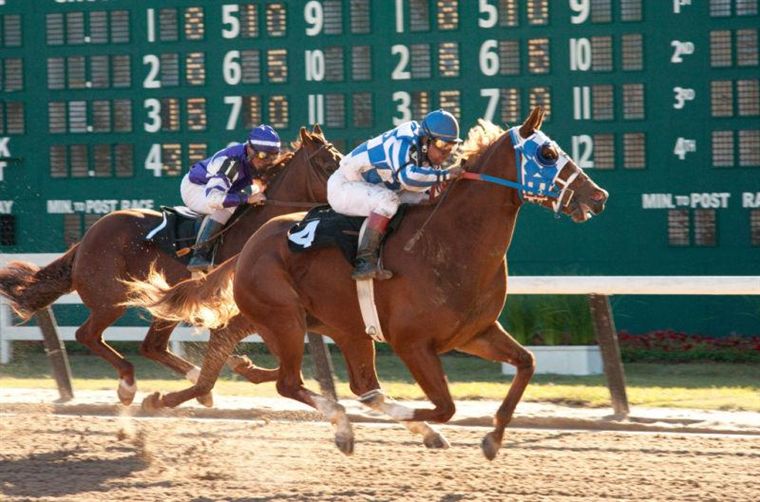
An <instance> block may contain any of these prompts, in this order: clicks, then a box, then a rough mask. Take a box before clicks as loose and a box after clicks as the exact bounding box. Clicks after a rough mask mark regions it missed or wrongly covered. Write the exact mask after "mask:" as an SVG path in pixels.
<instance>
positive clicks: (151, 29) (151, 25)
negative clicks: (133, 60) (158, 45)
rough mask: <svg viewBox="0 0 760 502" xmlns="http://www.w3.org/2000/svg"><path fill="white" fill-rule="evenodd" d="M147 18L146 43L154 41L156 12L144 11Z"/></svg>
mask: <svg viewBox="0 0 760 502" xmlns="http://www.w3.org/2000/svg"><path fill="white" fill-rule="evenodd" d="M146 14H147V16H148V42H155V41H156V11H155V10H153V9H148V10H147V11H146Z"/></svg>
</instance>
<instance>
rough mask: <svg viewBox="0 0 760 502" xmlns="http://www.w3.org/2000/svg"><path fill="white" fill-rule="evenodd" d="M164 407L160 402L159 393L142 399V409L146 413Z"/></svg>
mask: <svg viewBox="0 0 760 502" xmlns="http://www.w3.org/2000/svg"><path fill="white" fill-rule="evenodd" d="M163 407H164V403H163V402H162V401H161V393H160V392H154V393H153V394H151V395H149V396H147V397H146V398H145V399H143V402H142V409H143V411H146V412H148V413H153V412H156V411H158V410H160V409H161V408H163Z"/></svg>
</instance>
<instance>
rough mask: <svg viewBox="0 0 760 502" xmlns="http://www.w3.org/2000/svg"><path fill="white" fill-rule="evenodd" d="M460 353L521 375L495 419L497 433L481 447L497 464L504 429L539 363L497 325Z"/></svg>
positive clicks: (489, 436) (493, 432) (494, 431)
mask: <svg viewBox="0 0 760 502" xmlns="http://www.w3.org/2000/svg"><path fill="white" fill-rule="evenodd" d="M457 350H460V351H462V352H466V353H468V354H473V355H476V356H479V357H482V358H483V359H487V360H489V361H499V362H505V363H509V364H511V365H513V366H515V367H516V368H517V374H516V375H515V378H514V379H513V380H512V385H511V386H510V387H509V392H508V393H507V397H506V398H504V401H503V402H502V403H501V406H500V407H499V410H498V411H497V412H496V416H495V417H494V430H493V431H491V432H489V433H488V434H487V435H486V437H484V438H483V442H482V443H481V448H482V449H483V453H484V454H485V456H486V458H488V459H489V460H493V458H494V457H495V456H496V453H497V452H498V451H499V448H501V444H502V440H503V438H504V429H505V428H506V427H507V425H508V424H509V422H510V421H511V420H512V414H513V413H514V411H515V407H516V406H517V403H518V402H519V401H520V398H521V397H522V395H523V392H524V391H525V387H526V386H527V385H528V382H529V381H530V378H531V377H532V376H533V372H534V371H535V369H536V362H535V359H534V358H533V354H531V353H530V352H529V351H528V350H526V349H525V348H524V347H523V346H522V345H520V344H519V343H518V342H517V340H515V339H514V338H512V337H511V336H510V335H509V333H507V332H506V331H505V330H504V328H502V327H501V325H500V324H499V323H498V322H495V323H493V324H492V325H491V326H489V327H488V328H486V329H485V330H484V331H483V332H481V333H479V334H478V335H477V336H476V337H475V338H473V339H471V340H469V341H468V342H467V343H466V344H465V345H462V346H461V347H457Z"/></svg>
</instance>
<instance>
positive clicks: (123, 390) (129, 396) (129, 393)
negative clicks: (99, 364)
mask: <svg viewBox="0 0 760 502" xmlns="http://www.w3.org/2000/svg"><path fill="white" fill-rule="evenodd" d="M135 394H137V384H132V385H129V384H128V383H127V382H126V380H124V379H120V380H119V386H118V387H117V388H116V395H117V396H119V401H121V404H123V405H124V406H129V405H130V404H132V401H134V400H135Z"/></svg>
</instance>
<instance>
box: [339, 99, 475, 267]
mask: <svg viewBox="0 0 760 502" xmlns="http://www.w3.org/2000/svg"><path fill="white" fill-rule="evenodd" d="M461 141H462V140H461V139H459V124H458V123H457V120H456V118H454V116H453V115H452V114H450V113H449V112H446V111H444V110H436V111H434V112H431V113H429V114H427V115H426V116H425V118H424V119H423V120H422V123H421V124H418V123H417V122H416V121H411V122H406V123H403V124H401V125H399V126H398V127H396V128H395V129H391V130H390V131H387V132H385V133H383V134H381V135H380V136H377V137H375V138H372V139H370V140H368V141H366V142H364V143H362V144H361V145H359V146H358V147H356V148H355V149H354V150H353V151H352V152H351V153H349V154H348V155H346V156H345V157H344V158H343V160H341V162H340V167H339V168H338V170H337V171H335V173H333V174H332V176H330V179H329V180H328V182H327V201H328V202H329V203H330V206H332V208H333V209H334V210H335V211H336V212H338V213H341V214H345V215H348V216H368V217H369V218H368V220H367V225H366V228H365V229H364V233H363V234H362V238H361V240H360V242H359V249H358V252H357V255H356V263H355V264H354V265H355V266H354V271H353V273H352V274H351V276H352V277H353V278H354V279H356V280H361V279H369V278H376V279H388V278H390V277H392V275H393V274H392V273H391V272H390V271H388V270H384V269H381V268H379V267H378V249H379V246H380V242H381V241H382V239H383V236H384V235H385V231H386V229H387V227H388V222H389V221H390V220H391V218H392V217H393V216H394V215H395V214H396V211H397V210H398V206H399V204H401V203H408V204H418V203H420V202H422V201H423V200H424V199H426V198H427V194H426V192H427V191H428V190H429V189H430V188H431V187H433V186H435V185H438V184H439V183H443V182H445V181H449V180H451V179H454V178H456V177H458V176H459V175H460V174H461V172H462V168H461V167H458V166H457V167H452V168H449V169H441V168H440V166H441V165H442V164H443V163H444V162H445V161H446V159H448V158H449V156H450V155H451V153H452V150H453V149H454V147H455V146H456V145H457V144H458V143H461Z"/></svg>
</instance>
